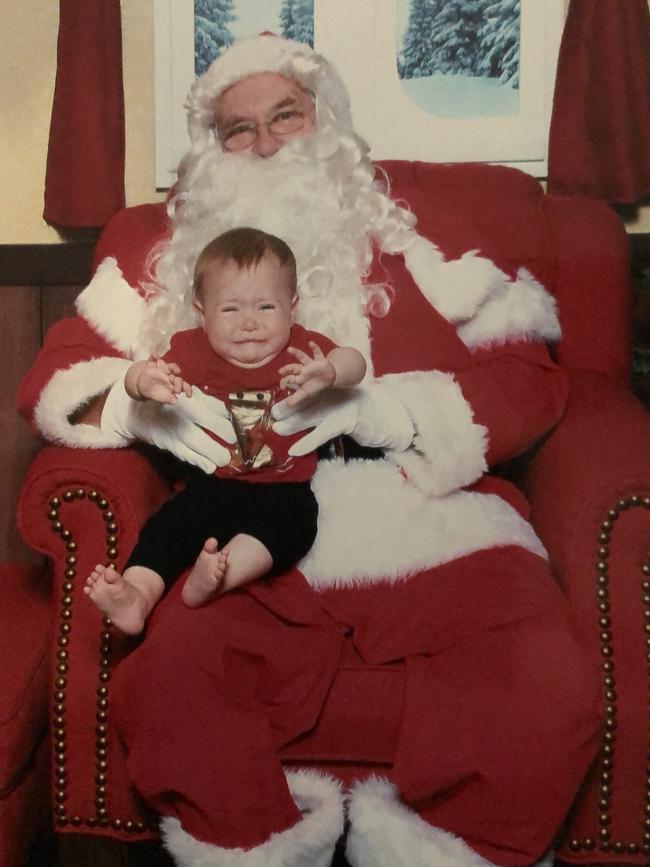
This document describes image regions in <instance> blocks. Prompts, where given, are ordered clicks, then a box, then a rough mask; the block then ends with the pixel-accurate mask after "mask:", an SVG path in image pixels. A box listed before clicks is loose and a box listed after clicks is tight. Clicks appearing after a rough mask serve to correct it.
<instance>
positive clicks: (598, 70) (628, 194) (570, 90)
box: [548, 0, 650, 204]
mask: <svg viewBox="0 0 650 867" xmlns="http://www.w3.org/2000/svg"><path fill="white" fill-rule="evenodd" d="M548 188H549V191H551V192H556V193H565V194H568V195H572V194H576V195H584V196H589V197H591V198H598V199H604V200H606V201H608V202H613V203H619V204H624V203H631V202H635V201H637V200H638V199H640V198H642V197H643V196H646V195H650V12H649V11H648V3H647V0H571V3H570V6H569V11H568V16H567V20H566V24H565V27H564V34H563V36H562V43H561V45H560V56H559V60H558V69H557V80H556V85H555V97H554V101H553V114H552V118H551V129H550V137H549V167H548Z"/></svg>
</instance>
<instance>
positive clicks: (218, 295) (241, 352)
mask: <svg viewBox="0 0 650 867" xmlns="http://www.w3.org/2000/svg"><path fill="white" fill-rule="evenodd" d="M296 300H297V296H296V295H294V294H293V292H292V289H291V285H290V282H289V271H288V269H287V268H284V267H282V265H280V263H279V262H278V260H277V259H276V258H275V256H271V255H267V256H265V257H264V258H263V259H261V260H260V261H259V263H258V264H257V265H255V266H253V267H252V268H250V269H246V268H240V267H239V266H238V265H237V264H236V263H235V262H219V263H216V264H215V265H214V266H213V267H212V268H211V269H210V270H209V272H208V273H206V275H205V277H204V280H203V291H202V300H201V301H198V300H197V301H195V306H196V309H197V310H198V311H199V315H200V317H201V324H202V326H203V329H204V331H205V333H206V334H207V336H208V340H209V342H210V346H211V347H212V349H213V350H214V351H215V352H216V353H217V355H220V356H221V357H222V358H225V359H226V360H227V361H229V362H230V363H231V364H235V365H236V366H237V367H262V366H263V365H264V364H267V363H268V362H269V361H272V360H273V358H275V356H276V355H278V354H279V353H280V352H281V351H282V350H283V349H284V347H285V346H286V345H287V343H288V341H289V333H290V331H291V325H292V321H293V317H292V311H293V307H294V305H295V302H296Z"/></svg>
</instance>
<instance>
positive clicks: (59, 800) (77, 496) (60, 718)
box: [47, 488, 158, 834]
mask: <svg viewBox="0 0 650 867" xmlns="http://www.w3.org/2000/svg"><path fill="white" fill-rule="evenodd" d="M86 497H87V498H88V500H90V502H92V503H94V504H95V505H96V506H97V508H98V509H100V511H101V512H102V513H103V514H102V517H103V519H104V521H105V522H106V557H107V560H109V561H112V560H116V559H117V557H118V555H119V549H118V531H119V527H118V525H117V524H116V523H115V520H114V519H115V513H114V512H112V511H110V510H109V509H108V505H109V504H108V500H106V499H105V498H104V497H102V496H101V494H99V493H98V492H97V491H94V490H91V491H86V490H84V488H76V489H74V490H73V489H66V490H65V491H63V493H62V494H61V495H60V496H53V497H52V498H51V499H50V501H49V504H48V511H47V519H48V521H49V522H50V526H51V528H52V531H53V532H54V533H57V535H59V536H61V540H62V542H64V543H65V548H66V551H67V552H68V553H67V554H66V558H65V563H66V567H67V568H66V569H65V571H64V579H65V580H64V581H63V582H62V585H61V591H60V603H61V610H60V622H59V637H58V639H57V647H58V650H57V654H56V655H57V666H56V672H57V675H58V676H57V678H56V680H55V681H54V685H55V692H54V696H53V698H54V701H53V705H52V711H53V719H52V723H53V734H54V769H53V770H54V774H53V776H54V789H55V794H54V800H55V807H54V813H55V816H56V824H57V826H59V827H61V828H63V827H66V826H68V825H73V826H75V827H78V826H80V825H86V826H87V827H89V828H96V827H102V828H105V827H108V826H109V825H111V826H112V827H113V828H114V829H116V830H120V829H123V830H125V831H127V832H133V833H139V834H141V833H143V832H144V831H146V830H147V828H149V829H150V830H153V831H155V830H157V827H158V826H157V823H156V822H150V823H145V822H142V821H140V820H138V821H134V820H132V819H117V818H111V817H110V816H109V811H108V808H107V807H106V784H107V781H108V774H107V771H108V762H107V754H108V739H107V737H106V732H107V727H106V720H107V718H108V707H109V701H108V687H107V686H106V685H105V684H106V683H107V682H108V681H109V680H110V676H111V675H110V671H109V668H110V649H111V631H110V630H111V628H112V626H113V624H112V622H111V621H110V620H109V618H108V617H104V619H103V621H102V622H103V630H102V632H101V635H100V646H99V673H98V685H97V700H96V708H97V711H96V719H97V727H96V729H95V807H96V815H94V816H87V817H83V816H77V815H74V816H71V815H70V814H69V813H68V810H67V807H66V800H67V797H68V792H67V790H68V784H67V779H68V772H67V768H66V729H65V699H66V688H67V684H68V682H67V678H66V677H65V676H64V675H66V674H67V673H68V661H69V652H68V649H67V648H68V647H69V644H70V634H71V632H72V623H73V620H74V616H73V613H74V597H73V590H74V584H75V579H76V578H77V556H76V554H75V552H76V551H77V543H76V542H75V541H74V539H73V537H72V533H71V532H70V530H68V529H66V527H65V526H64V525H63V523H62V521H61V517H60V514H59V513H60V509H61V507H62V506H64V508H65V505H64V504H66V503H72V502H74V501H75V500H83V499H85V498H86Z"/></svg>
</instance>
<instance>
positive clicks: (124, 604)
mask: <svg viewBox="0 0 650 867" xmlns="http://www.w3.org/2000/svg"><path fill="white" fill-rule="evenodd" d="M84 593H86V594H87V595H88V596H89V597H90V599H91V601H92V602H94V604H95V605H96V606H97V608H99V610H100V611H101V612H102V614H105V615H106V616H107V617H110V618H111V620H112V621H113V623H114V624H115V626H117V628H118V629H121V630H122V632H126V633H127V634H128V635H137V634H138V633H139V632H142V630H143V629H144V620H145V613H146V607H147V606H146V602H145V599H144V597H143V595H142V593H141V592H140V591H139V590H138V588H137V587H135V586H134V585H133V584H130V583H129V582H128V581H127V580H126V579H125V578H123V577H122V575H121V574H120V573H119V572H118V571H117V569H115V567H113V566H102V565H101V563H98V564H97V566H95V568H94V569H93V571H92V572H91V573H90V575H89V576H88V578H87V579H86V586H85V587H84Z"/></svg>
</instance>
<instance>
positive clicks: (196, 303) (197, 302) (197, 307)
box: [192, 298, 205, 325]
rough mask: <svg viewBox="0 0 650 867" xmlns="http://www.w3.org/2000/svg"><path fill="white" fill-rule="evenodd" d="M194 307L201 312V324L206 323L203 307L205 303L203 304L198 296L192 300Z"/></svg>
mask: <svg viewBox="0 0 650 867" xmlns="http://www.w3.org/2000/svg"><path fill="white" fill-rule="evenodd" d="M192 307H193V308H194V309H195V310H196V312H197V313H198V314H199V319H200V321H201V325H205V310H204V309H203V304H201V302H200V301H199V299H198V298H195V299H194V300H193V301H192Z"/></svg>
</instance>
